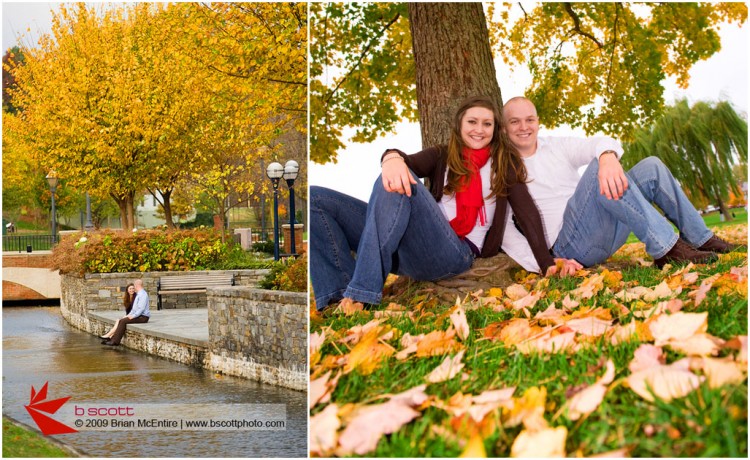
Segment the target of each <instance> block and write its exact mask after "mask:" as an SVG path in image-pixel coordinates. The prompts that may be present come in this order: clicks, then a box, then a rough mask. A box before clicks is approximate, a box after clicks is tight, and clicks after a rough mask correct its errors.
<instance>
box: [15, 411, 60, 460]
mask: <svg viewBox="0 0 750 460" xmlns="http://www.w3.org/2000/svg"><path fill="white" fill-rule="evenodd" d="M70 456H71V454H70V452H67V451H65V450H63V449H61V448H59V447H58V446H56V445H55V444H53V443H51V442H50V441H48V440H47V439H45V438H44V436H42V435H41V434H39V433H36V432H34V431H30V430H27V429H24V428H21V427H19V426H17V425H14V424H13V423H11V422H10V421H9V420H7V419H6V418H3V457H4V458H11V457H15V458H50V457H70Z"/></svg>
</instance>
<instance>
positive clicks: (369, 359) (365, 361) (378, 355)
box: [344, 326, 395, 375]
mask: <svg viewBox="0 0 750 460" xmlns="http://www.w3.org/2000/svg"><path fill="white" fill-rule="evenodd" d="M384 328H389V326H381V327H377V328H374V329H371V330H370V331H368V332H367V333H366V334H365V335H364V337H362V340H360V341H359V343H358V344H357V345H356V346H355V347H354V348H352V351H351V352H349V355H348V357H347V361H346V364H345V365H344V373H345V374H348V373H350V372H352V371H353V370H355V369H357V370H359V372H360V373H361V374H362V375H369V374H371V373H372V372H373V371H374V370H375V369H377V367H378V366H379V365H380V363H381V361H382V360H383V359H384V358H387V357H389V356H391V355H392V354H393V353H394V352H395V350H394V349H393V347H391V346H389V345H387V344H383V343H380V342H379V341H378V337H380V335H381V333H382V332H383V330H382V329H384Z"/></svg>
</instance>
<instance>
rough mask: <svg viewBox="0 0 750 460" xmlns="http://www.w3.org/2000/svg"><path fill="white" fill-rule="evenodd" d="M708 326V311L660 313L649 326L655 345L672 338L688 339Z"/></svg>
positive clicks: (678, 339) (704, 330)
mask: <svg viewBox="0 0 750 460" xmlns="http://www.w3.org/2000/svg"><path fill="white" fill-rule="evenodd" d="M707 328H708V312H702V313H686V312H682V311H680V312H677V313H675V314H672V315H659V316H658V317H657V318H656V319H655V320H654V321H653V322H652V323H651V325H650V326H649V329H650V330H651V334H652V335H653V336H654V340H655V343H654V344H655V345H657V346H660V345H663V344H665V343H667V342H669V341H670V340H676V341H681V340H686V339H688V338H690V337H692V336H693V335H695V334H697V333H699V332H706V329H707Z"/></svg>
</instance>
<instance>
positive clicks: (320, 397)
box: [308, 371, 340, 409]
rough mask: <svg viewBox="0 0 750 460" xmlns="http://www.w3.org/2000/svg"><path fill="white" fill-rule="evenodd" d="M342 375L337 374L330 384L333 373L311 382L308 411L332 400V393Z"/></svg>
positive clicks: (329, 372)
mask: <svg viewBox="0 0 750 460" xmlns="http://www.w3.org/2000/svg"><path fill="white" fill-rule="evenodd" d="M339 375H340V374H336V377H335V378H334V379H333V381H332V382H330V384H329V381H328V379H329V378H330V377H331V371H328V372H326V373H325V374H323V376H322V377H320V378H318V379H315V380H311V381H310V396H309V397H308V400H309V404H310V406H309V407H308V409H312V408H313V407H315V406H316V405H318V404H322V403H326V402H328V401H329V400H330V399H331V392H333V389H334V388H335V387H336V383H338V379H339Z"/></svg>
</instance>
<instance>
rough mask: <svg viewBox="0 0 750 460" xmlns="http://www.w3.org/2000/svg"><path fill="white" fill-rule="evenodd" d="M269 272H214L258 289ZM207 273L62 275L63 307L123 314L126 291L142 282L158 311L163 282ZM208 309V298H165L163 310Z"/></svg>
mask: <svg viewBox="0 0 750 460" xmlns="http://www.w3.org/2000/svg"><path fill="white" fill-rule="evenodd" d="M268 272H269V270H265V269H262V270H214V271H212V272H211V273H225V274H230V273H233V274H234V275H235V283H236V285H237V286H257V284H258V282H259V281H260V280H261V279H262V278H263V277H264V276H265V275H266V274H267V273H268ZM187 273H189V274H197V273H208V272H206V271H203V272H146V273H141V272H130V273H87V274H86V275H85V276H84V277H80V276H76V275H62V280H61V283H60V285H61V292H60V305H63V304H65V305H66V306H67V308H68V310H70V311H72V312H76V313H78V314H85V312H86V311H88V310H94V311H96V310H121V309H123V308H124V307H123V304H122V297H123V293H124V292H125V287H126V286H127V285H128V284H129V283H132V282H133V281H134V280H136V279H138V278H141V279H142V280H143V287H144V289H146V292H148V295H149V300H150V304H149V307H150V308H151V309H153V310H156V306H157V305H156V304H157V296H156V283H157V282H158V281H159V278H165V277H168V276H180V275H181V274H187ZM178 307H179V308H205V307H206V294H172V295H169V296H164V297H163V308H178Z"/></svg>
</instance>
